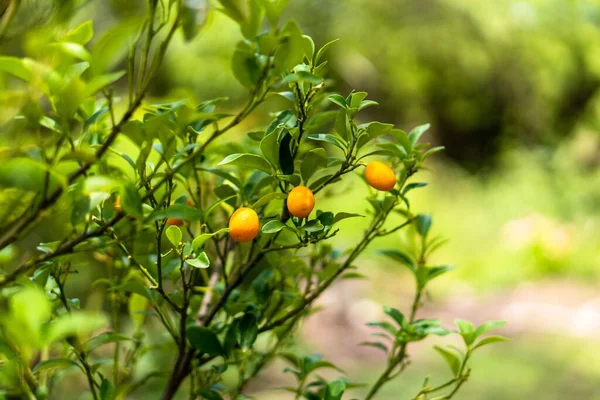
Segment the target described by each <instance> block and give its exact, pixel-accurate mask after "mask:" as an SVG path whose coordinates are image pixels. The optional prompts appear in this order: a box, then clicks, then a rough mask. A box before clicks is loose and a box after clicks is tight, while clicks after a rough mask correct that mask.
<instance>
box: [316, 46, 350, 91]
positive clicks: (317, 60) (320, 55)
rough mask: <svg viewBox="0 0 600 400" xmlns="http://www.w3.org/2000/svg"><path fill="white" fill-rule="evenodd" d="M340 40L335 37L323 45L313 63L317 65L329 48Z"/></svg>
mask: <svg viewBox="0 0 600 400" xmlns="http://www.w3.org/2000/svg"><path fill="white" fill-rule="evenodd" d="M338 40H340V39H334V40H332V41H331V42H328V43H326V44H325V45H324V46H323V47H321V48H320V49H319V51H318V52H317V54H316V56H315V61H314V62H313V64H315V65H316V64H317V63H318V62H319V61H320V60H321V57H323V54H325V52H326V51H327V49H329V48H330V47H331V45H332V44H334V43H335V42H337V41H338ZM340 97H341V96H340ZM342 98H343V97H342Z"/></svg>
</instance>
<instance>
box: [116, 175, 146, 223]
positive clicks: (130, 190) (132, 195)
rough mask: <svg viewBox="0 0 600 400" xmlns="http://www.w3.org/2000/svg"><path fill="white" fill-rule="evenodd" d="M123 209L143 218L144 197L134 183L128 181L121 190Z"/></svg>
mask: <svg viewBox="0 0 600 400" xmlns="http://www.w3.org/2000/svg"><path fill="white" fill-rule="evenodd" d="M120 194H121V206H122V207H123V210H124V211H125V212H126V213H127V214H129V215H132V216H134V217H136V218H142V217H143V215H142V198H141V197H140V194H139V193H138V191H137V188H136V187H135V185H134V184H133V183H126V184H125V185H123V187H122V188H121V190H120Z"/></svg>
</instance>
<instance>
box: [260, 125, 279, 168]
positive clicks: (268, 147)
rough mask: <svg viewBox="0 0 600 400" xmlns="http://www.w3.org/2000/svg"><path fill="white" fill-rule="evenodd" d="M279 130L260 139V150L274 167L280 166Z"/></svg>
mask: <svg viewBox="0 0 600 400" xmlns="http://www.w3.org/2000/svg"><path fill="white" fill-rule="evenodd" d="M278 136H279V135H278V131H273V132H271V133H269V134H267V135H265V136H264V137H263V138H262V140H261V141H260V151H261V153H262V154H263V157H264V158H265V160H267V161H268V162H269V163H270V164H271V165H272V166H273V167H274V168H277V167H279V144H278Z"/></svg>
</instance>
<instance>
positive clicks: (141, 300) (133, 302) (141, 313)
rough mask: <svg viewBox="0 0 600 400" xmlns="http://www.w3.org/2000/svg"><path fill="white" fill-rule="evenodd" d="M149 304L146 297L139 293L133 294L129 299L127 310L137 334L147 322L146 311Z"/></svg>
mask: <svg viewBox="0 0 600 400" xmlns="http://www.w3.org/2000/svg"><path fill="white" fill-rule="evenodd" d="M148 303H149V301H148V299H147V298H146V297H144V296H142V295H139V294H137V293H131V296H130V297H129V302H128V305H127V309H128V311H129V317H130V318H131V320H132V321H133V325H134V327H135V331H136V332H138V331H139V330H140V328H141V327H142V325H143V324H144V321H145V320H146V316H145V311H146V310H147V308H148Z"/></svg>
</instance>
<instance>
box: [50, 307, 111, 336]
mask: <svg viewBox="0 0 600 400" xmlns="http://www.w3.org/2000/svg"><path fill="white" fill-rule="evenodd" d="M107 322H108V321H107V319H106V317H105V316H104V315H102V314H97V313H92V312H86V311H79V312H77V313H76V312H73V313H71V314H64V315H61V316H59V317H58V318H56V319H55V320H54V321H52V323H51V324H50V325H49V326H48V330H47V333H46V342H47V343H53V342H55V341H57V340H61V339H64V338H65V337H67V336H74V335H77V336H86V335H88V334H90V333H92V332H94V331H96V330H98V329H100V328H103V327H105V326H106V324H107Z"/></svg>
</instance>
